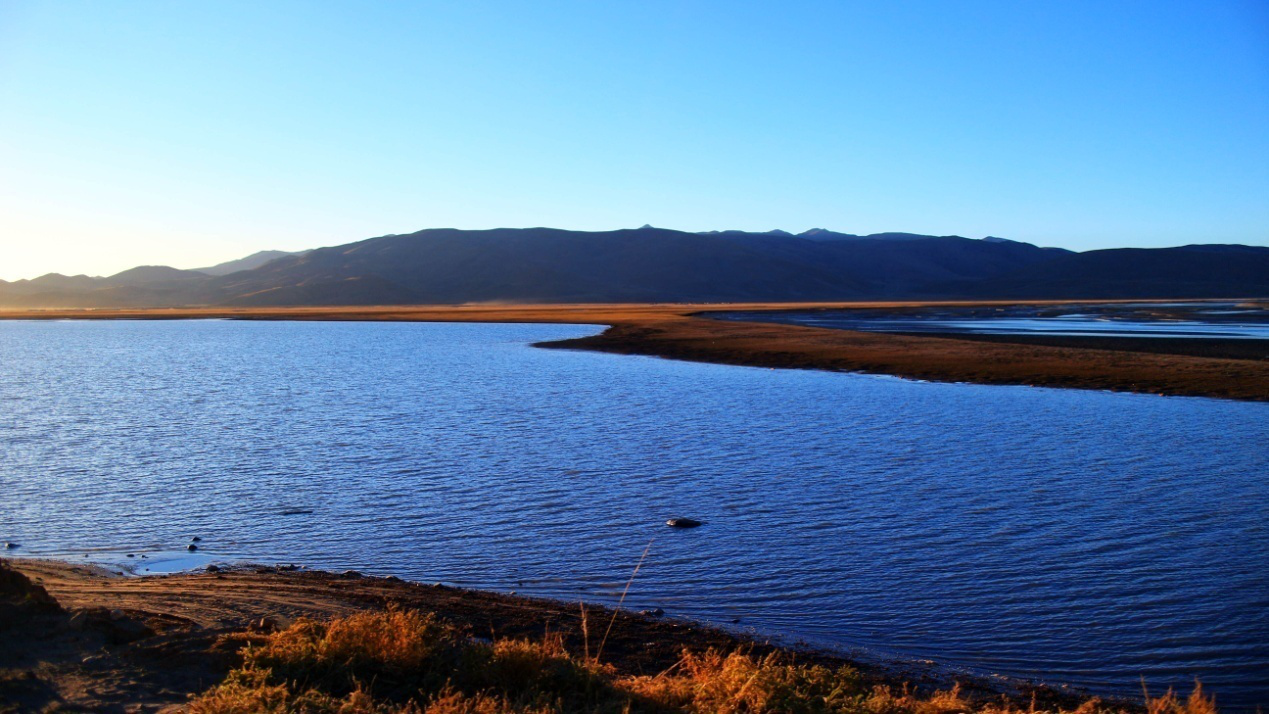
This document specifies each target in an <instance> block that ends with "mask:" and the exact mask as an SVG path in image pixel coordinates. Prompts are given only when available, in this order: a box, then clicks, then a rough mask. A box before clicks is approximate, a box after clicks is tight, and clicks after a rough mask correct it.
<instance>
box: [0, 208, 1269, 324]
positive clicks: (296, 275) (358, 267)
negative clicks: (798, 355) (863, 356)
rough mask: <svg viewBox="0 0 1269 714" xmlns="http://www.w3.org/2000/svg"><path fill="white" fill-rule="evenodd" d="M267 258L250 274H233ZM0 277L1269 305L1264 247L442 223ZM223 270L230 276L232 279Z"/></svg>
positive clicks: (123, 298)
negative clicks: (179, 263) (261, 248)
mask: <svg viewBox="0 0 1269 714" xmlns="http://www.w3.org/2000/svg"><path fill="white" fill-rule="evenodd" d="M248 263H257V265H256V267H254V268H251V269H246V270H239V269H235V268H236V266H239V265H244V264H248ZM208 270H211V271H213V272H217V273H223V274H218V275H209V274H207V273H206V272H200V271H187V270H176V269H174V268H168V267H164V266H144V267H141V268H134V269H133V270H129V271H124V272H123V273H120V274H118V275H114V276H111V277H109V278H89V277H86V276H74V277H67V276H61V275H48V276H43V277H41V278H37V279H35V280H29V281H16V282H13V283H0V305H6V306H11V307H39V306H50V307H68V306H82V307H158V306H192V305H253V306H271V305H277V306H294V305H323V306H326V305H370V304H426V303H435V304H451V303H465V302H495V301H498V302H525V303H535V302H536V303H544V302H739V301H766V302H775V301H844V300H879V299H989V298H1002V299H1025V298H1113V297H1129V298H1137V297H1141V298H1145V297H1161V298H1172V297H1242V296H1258V295H1269V248H1257V247H1247V246H1188V247H1184V248H1168V249H1151V250H1144V249H1117V250H1103V251H1090V252H1087V253H1072V252H1070V251H1066V250H1061V249H1054V248H1039V247H1036V246H1034V245H1030V244H1027V243H1019V242H1015V241H1010V240H1005V239H1000V238H989V239H984V240H971V239H968V238H962V237H959V236H921V235H916V234H910V233H882V234H874V235H869V236H856V235H851V234H846V233H836V232H833V231H826V230H823V229H813V230H811V231H807V232H806V233H804V234H802V235H796V236H795V235H791V234H789V233H786V232H784V231H779V230H773V231H768V232H764V233H746V232H742V231H721V232H708V233H687V232H683V231H674V230H668V229H663V228H653V227H651V226H644V227H643V228H639V229H633V230H617V231H602V232H582V231H566V230H560V229H554V228H524V229H510V228H501V229H493V230H479V231H467V230H458V229H452V228H437V229H428V230H422V231H418V232H416V233H411V234H408V235H388V236H382V237H378V238H370V239H367V240H363V241H358V242H356V243H349V244H346V245H340V246H334V247H330V248H319V249H316V250H312V251H307V252H304V253H296V254H286V255H281V256H274V255H272V254H271V253H270V252H263V253H257V254H255V255H253V256H248V257H247V258H244V259H242V260H240V261H231V262H230V263H225V264H222V265H220V266H213V267H212V268H210V269H208ZM225 271H228V272H225Z"/></svg>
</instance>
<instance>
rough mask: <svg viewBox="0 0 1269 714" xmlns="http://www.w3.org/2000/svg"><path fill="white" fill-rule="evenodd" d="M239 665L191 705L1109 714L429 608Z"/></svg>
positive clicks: (1196, 709)
mask: <svg viewBox="0 0 1269 714" xmlns="http://www.w3.org/2000/svg"><path fill="white" fill-rule="evenodd" d="M243 656H244V663H243V665H242V666H241V667H240V668H238V669H236V670H234V671H233V672H231V673H230V674H229V676H228V677H227V678H226V679H225V681H224V682H222V683H221V684H220V685H218V686H216V687H214V688H212V689H211V690H209V691H207V692H206V693H204V694H203V695H201V696H199V697H198V698H196V699H195V700H194V701H193V702H191V705H190V708H189V711H190V712H191V713H192V714H258V713H259V714H275V713H276V714H282V713H283V712H286V713H288V714H289V713H292V712H294V713H298V714H568V713H573V712H576V713H579V714H580V713H583V712H585V713H588V714H609V713H611V714H634V713H636V712H657V713H661V712H683V713H688V714H715V713H722V714H741V713H745V714H776V713H786V712H787V713H788V714H961V713H965V714H971V713H973V714H1111V713H1112V712H1118V711H1119V710H1118V709H1114V708H1109V707H1106V706H1105V705H1103V703H1102V702H1100V701H1099V700H1097V699H1090V700H1088V701H1087V702H1085V703H1084V704H1083V705H1081V706H1079V707H1078V708H1077V709H1074V710H1070V711H1054V712H1044V711H1042V710H1037V709H1036V707H1035V704H1034V702H1033V703H1032V705H1031V707H1030V708H1021V707H1015V706H1014V705H1012V704H1009V703H1008V702H1003V703H975V702H972V701H970V700H968V699H966V698H965V697H964V696H962V693H961V691H960V689H959V687H954V688H952V689H950V690H948V691H942V692H935V693H933V694H930V695H925V696H921V695H917V694H914V693H913V692H911V691H909V690H908V689H907V688H906V687H905V688H900V689H895V688H891V687H879V686H870V685H869V684H868V683H867V682H865V681H864V679H863V678H862V677H860V675H859V674H858V673H857V672H856V671H855V670H853V669H851V668H849V667H842V668H839V669H836V670H834V669H829V668H827V667H824V666H820V665H803V664H797V663H795V662H789V661H785V660H786V659H787V658H788V655H781V654H779V653H774V654H770V655H767V656H765V657H755V656H753V655H752V654H750V653H747V652H732V653H730V654H728V653H723V652H719V651H717V650H706V651H704V652H690V651H685V652H684V653H683V657H682V658H681V659H680V660H679V661H678V662H677V663H676V664H675V665H674V666H673V667H671V668H670V669H668V670H666V671H665V672H662V673H660V674H658V675H656V676H632V675H623V674H619V673H618V672H617V671H616V670H615V669H614V668H612V667H611V666H607V665H602V664H600V663H599V662H598V659H597V658H595V659H592V658H591V657H590V656H589V652H587V653H585V654H583V655H582V656H578V655H576V654H573V653H570V652H569V651H568V650H567V649H566V647H565V646H564V641H563V638H562V637H560V636H559V635H558V634H557V635H548V636H547V637H545V638H543V639H542V640H541V641H528V640H517V639H503V640H496V641H494V642H484V641H478V640H473V639H471V638H469V637H466V636H464V635H462V634H461V633H460V631H459V630H458V629H457V628H456V627H454V626H452V625H449V624H447V623H445V622H442V621H440V620H439V619H437V618H436V617H435V616H433V615H431V614H426V613H421V612H418V611H413V610H404V609H399V608H389V609H388V610H386V611H379V612H366V613H360V614H356V615H351V616H348V617H344V618H340V619H336V620H332V621H329V622H315V621H311V620H301V621H298V622H296V623H295V624H294V625H292V626H291V627H289V628H287V629H285V630H282V631H279V632H276V633H273V634H271V635H267V636H264V637H263V638H257V640H256V641H255V642H253V643H251V644H248V645H247V647H246V648H245V649H244V650H243ZM1146 701H1147V704H1146V714H1216V706H1215V702H1214V700H1213V699H1212V698H1210V697H1207V696H1206V695H1204V694H1203V691H1202V687H1200V686H1198V685H1197V684H1196V686H1195V689H1194V692H1193V693H1192V694H1191V695H1190V696H1189V697H1188V698H1186V699H1180V698H1178V697H1177V696H1176V695H1175V694H1174V693H1173V692H1171V691H1169V692H1168V693H1167V694H1166V695H1164V696H1162V697H1157V698H1151V697H1149V696H1147V697H1146Z"/></svg>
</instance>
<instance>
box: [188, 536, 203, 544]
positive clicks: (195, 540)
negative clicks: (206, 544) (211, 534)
mask: <svg viewBox="0 0 1269 714" xmlns="http://www.w3.org/2000/svg"><path fill="white" fill-rule="evenodd" d="M190 542H191V543H202V542H203V539H202V538H199V537H198V536H194V537H193V538H190Z"/></svg>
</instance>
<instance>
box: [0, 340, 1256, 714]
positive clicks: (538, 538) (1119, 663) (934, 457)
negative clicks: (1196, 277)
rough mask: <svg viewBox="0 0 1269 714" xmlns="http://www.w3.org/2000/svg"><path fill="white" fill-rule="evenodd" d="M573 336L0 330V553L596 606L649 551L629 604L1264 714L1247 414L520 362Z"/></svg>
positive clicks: (625, 363) (779, 374)
mask: <svg viewBox="0 0 1269 714" xmlns="http://www.w3.org/2000/svg"><path fill="white" fill-rule="evenodd" d="M595 329H597V328H593V327H585V326H563V325H472V324H419V323H306V322H295V323H285V322H231V321H181V322H175V321H172V322H91V321H85V322H0V489H2V490H0V492H2V493H3V494H4V495H3V498H2V499H0V540H11V541H15V542H19V543H21V544H22V546H23V547H22V548H21V549H20V552H22V553H25V554H28V555H60V556H66V557H73V558H77V559H81V560H82V559H83V555H85V554H88V555H89V560H101V561H110V562H123V561H122V560H121V559H122V557H123V556H124V555H125V554H126V553H135V554H138V555H139V554H149V557H151V558H154V557H157V554H161V553H172V552H174V551H175V552H176V553H177V554H179V552H180V550H181V549H183V548H184V546H185V544H186V543H188V542H189V538H190V537H191V536H194V535H199V536H201V537H202V538H203V541H202V542H201V543H200V544H199V545H200V551H199V553H198V555H199V556H200V557H203V556H207V557H218V558H226V559H227V558H246V559H250V560H255V561H263V562H286V563H290V562H295V563H304V564H307V565H312V566H317V567H325V568H333V569H345V568H355V569H357V570H361V571H363V572H367V573H378V574H388V573H393V574H397V575H400V576H402V577H406V578H410V579H418V580H424V581H429V582H430V581H444V582H448V583H453V584H458V585H464V586H470V587H481V588H492V589H499V590H516V591H518V592H520V593H527V594H539V595H547V596H553V597H560V598H566V599H572V600H576V599H585V600H587V601H590V602H612V601H614V600H615V599H616V597H617V595H619V592H620V588H621V587H622V586H623V585H624V583H625V579H626V578H627V577H628V575H629V573H630V570H631V569H632V567H633V565H634V563H635V561H636V560H637V559H638V558H639V555H640V553H641V552H643V549H644V547H645V546H647V544H648V542H649V540H652V546H651V549H650V553H649V555H648V559H647V562H646V563H645V564H644V566H643V570H642V571H641V572H640V574H639V578H638V580H637V581H636V582H635V583H634V586H633V587H632V589H631V594H630V598H629V600H628V602H627V604H628V605H631V606H633V607H634V608H635V609H641V608H646V607H664V608H665V609H666V610H667V611H668V613H669V614H670V615H674V616H686V617H695V618H702V619H706V620H710V621H713V622H719V623H730V622H731V621H732V620H733V619H735V618H739V619H740V626H741V627H752V628H754V629H756V630H757V631H759V632H763V633H776V634H783V635H785V636H787V637H788V638H790V639H796V638H802V639H805V640H808V641H811V642H816V643H828V644H832V645H836V646H839V647H843V648H863V649H864V650H866V651H867V652H868V653H871V654H872V655H876V656H882V657H884V656H891V655H894V656H901V657H910V658H929V659H934V660H937V661H939V662H941V663H944V664H946V665H949V666H952V667H957V668H967V669H971V670H973V671H976V672H982V673H1002V674H1008V675H1013V676H1019V677H1027V678H1035V679H1038V680H1043V681H1048V682H1069V683H1074V684H1079V685H1084V686H1088V687H1092V688H1094V689H1095V690H1097V691H1102V692H1110V693H1115V692H1118V693H1123V694H1127V695H1135V694H1136V693H1138V692H1140V683H1139V677H1141V676H1144V677H1145V679H1146V681H1147V682H1148V683H1149V684H1150V686H1151V688H1152V689H1159V690H1161V689H1162V688H1163V687H1164V686H1166V685H1177V686H1179V687H1181V688H1188V686H1189V684H1190V682H1191V681H1192V679H1193V678H1194V677H1196V676H1197V677H1200V678H1201V679H1202V680H1203V682H1204V683H1205V685H1206V686H1207V687H1208V688H1209V689H1212V690H1214V691H1215V692H1216V693H1217V694H1218V697H1219V700H1220V702H1221V703H1222V704H1224V705H1234V706H1247V705H1251V704H1257V703H1259V704H1264V703H1269V674H1267V673H1269V644H1267V643H1269V614H1267V613H1269V575H1267V574H1269V482H1267V481H1266V478H1265V476H1266V472H1267V471H1269V448H1267V447H1266V444H1267V443H1269V405H1265V404H1257V403H1241V402H1227V401H1219V400H1211V399H1178V398H1159V397H1152V396H1144V395H1131V394H1108V393H1098V392H1087V391H1062V390H1051V389H1033V388H1026V387H989V386H978V385H960V384H927V383H919V382H912V381H905V380H899V379H894V378H888V377H876V376H863V375H849V374H837V373H828V372H815V371H795V370H789V371H781V370H774V371H773V370H766V369H753V368H743V367H727V366H717V365H705V364H694V363H685V362H673V361H668V360H660V359H653V358H642V357H627V356H616V355H604V354H595V353H587V352H567V351H559V350H538V349H533V348H531V347H529V346H528V344H529V343H531V342H534V341H539V340H547V339H560V338H566V337H576V336H581V335H584V334H590V333H592V332H594V331H595ZM288 509H291V510H311V511H312V513H298V514H293V515H282V513H283V512H285V511H287V510H288ZM671 516H687V517H692V518H697V519H700V520H704V521H706V522H707V524H706V525H705V526H704V527H701V528H697V529H693V530H687V531H679V530H673V529H668V528H666V527H664V525H662V524H663V523H664V521H665V519H666V518H669V517H671ZM134 562H135V561H134ZM200 562H201V561H200ZM142 567H144V566H142ZM1231 708H1232V707H1231Z"/></svg>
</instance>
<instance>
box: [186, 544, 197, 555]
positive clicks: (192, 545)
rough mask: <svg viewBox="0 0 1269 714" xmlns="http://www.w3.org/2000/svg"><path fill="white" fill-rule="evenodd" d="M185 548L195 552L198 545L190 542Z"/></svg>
mask: <svg viewBox="0 0 1269 714" xmlns="http://www.w3.org/2000/svg"><path fill="white" fill-rule="evenodd" d="M185 550H188V551H189V552H191V553H193V552H194V551H196V550H198V546H196V545H194V544H193V543H190V544H189V545H187V546H185Z"/></svg>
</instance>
